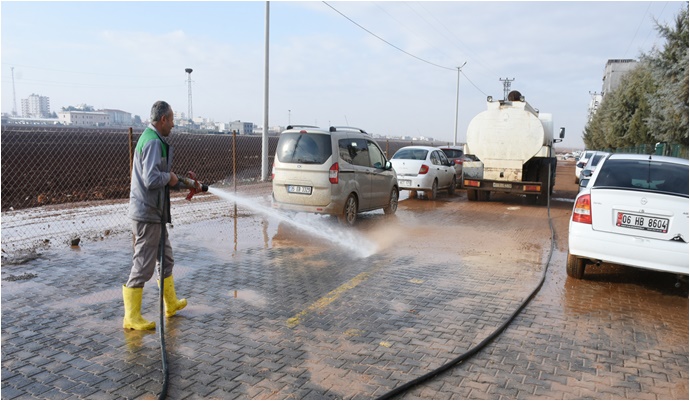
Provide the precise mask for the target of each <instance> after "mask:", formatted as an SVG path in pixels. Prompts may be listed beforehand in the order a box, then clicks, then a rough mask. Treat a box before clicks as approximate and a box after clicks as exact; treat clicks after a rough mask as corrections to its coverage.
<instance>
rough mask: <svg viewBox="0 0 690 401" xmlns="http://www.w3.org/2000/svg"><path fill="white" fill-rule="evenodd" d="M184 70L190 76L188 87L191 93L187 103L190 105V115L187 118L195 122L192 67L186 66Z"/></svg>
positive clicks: (188, 109) (188, 110)
mask: <svg viewBox="0 0 690 401" xmlns="http://www.w3.org/2000/svg"><path fill="white" fill-rule="evenodd" d="M184 72H186V73H187V77H188V79H187V87H188V88H189V89H188V93H189V95H188V98H187V105H188V106H187V107H188V108H187V112H188V113H189V115H188V116H187V118H188V119H189V121H190V122H194V114H193V113H192V69H191V68H185V69H184Z"/></svg>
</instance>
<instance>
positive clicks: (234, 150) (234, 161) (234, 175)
mask: <svg viewBox="0 0 690 401" xmlns="http://www.w3.org/2000/svg"><path fill="white" fill-rule="evenodd" d="M232 188H233V190H234V191H235V193H237V133H236V132H235V130H232Z"/></svg>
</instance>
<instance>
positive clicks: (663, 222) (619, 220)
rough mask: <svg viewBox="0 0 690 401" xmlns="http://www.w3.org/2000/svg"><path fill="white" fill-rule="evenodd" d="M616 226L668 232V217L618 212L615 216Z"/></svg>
mask: <svg viewBox="0 0 690 401" xmlns="http://www.w3.org/2000/svg"><path fill="white" fill-rule="evenodd" d="M616 225H617V226H618V227H625V228H635V229H638V230H645V231H654V232H659V233H667V232H668V219H659V218H656V217H649V216H642V215H639V214H631V213H623V212H618V216H617V217H616Z"/></svg>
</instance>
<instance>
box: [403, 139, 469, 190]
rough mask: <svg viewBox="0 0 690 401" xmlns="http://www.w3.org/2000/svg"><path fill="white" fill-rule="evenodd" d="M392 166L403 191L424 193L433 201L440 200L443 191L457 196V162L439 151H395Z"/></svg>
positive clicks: (417, 148)
mask: <svg viewBox="0 0 690 401" xmlns="http://www.w3.org/2000/svg"><path fill="white" fill-rule="evenodd" d="M391 163H392V164H393V169H395V172H396V173H397V174H398V185H399V186H400V189H401V190H402V189H407V190H410V191H411V193H412V194H414V195H416V193H417V191H423V192H424V193H425V194H426V196H427V198H429V199H431V200H434V199H436V196H437V195H438V191H439V190H441V189H446V190H448V195H453V194H455V186H456V183H457V177H456V176H455V166H454V165H455V163H454V162H452V161H450V160H448V158H447V157H446V155H445V153H443V151H442V150H441V149H439V148H434V147H431V146H405V147H402V148H400V149H398V151H397V152H395V154H394V155H393V157H392V158H391Z"/></svg>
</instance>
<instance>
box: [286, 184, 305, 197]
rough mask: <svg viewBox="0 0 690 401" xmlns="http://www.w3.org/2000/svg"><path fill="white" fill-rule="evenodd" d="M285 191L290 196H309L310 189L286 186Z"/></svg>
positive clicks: (299, 186)
mask: <svg viewBox="0 0 690 401" xmlns="http://www.w3.org/2000/svg"><path fill="white" fill-rule="evenodd" d="M287 190H288V192H289V193H291V194H306V195H311V187H305V186H302V185H288V187H287Z"/></svg>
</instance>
